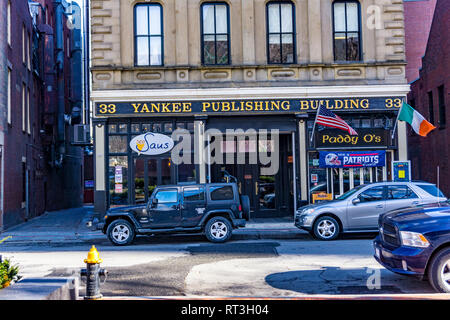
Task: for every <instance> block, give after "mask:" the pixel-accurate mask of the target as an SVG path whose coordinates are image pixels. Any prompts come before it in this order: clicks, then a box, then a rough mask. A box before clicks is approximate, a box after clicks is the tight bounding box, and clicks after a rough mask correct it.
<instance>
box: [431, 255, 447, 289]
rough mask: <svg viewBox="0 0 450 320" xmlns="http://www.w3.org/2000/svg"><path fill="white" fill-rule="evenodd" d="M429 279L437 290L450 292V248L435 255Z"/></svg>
mask: <svg viewBox="0 0 450 320" xmlns="http://www.w3.org/2000/svg"><path fill="white" fill-rule="evenodd" d="M428 281H429V282H430V284H431V286H432V287H433V288H434V290H436V291H437V292H442V293H450V248H446V249H443V250H441V251H439V252H438V253H437V254H436V255H435V256H434V257H433V259H432V260H431V262H430V267H429V268H428Z"/></svg>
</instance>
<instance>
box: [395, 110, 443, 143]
mask: <svg viewBox="0 0 450 320" xmlns="http://www.w3.org/2000/svg"><path fill="white" fill-rule="evenodd" d="M398 120H402V121H406V122H408V123H409V124H410V125H411V127H412V128H413V129H414V131H415V132H416V133H417V134H418V135H421V136H422V137H426V136H427V134H428V133H429V132H430V131H431V130H433V129H435V128H436V127H435V126H433V125H432V124H431V123H429V122H428V121H427V120H425V118H424V117H423V116H422V115H421V114H420V113H418V112H417V111H416V110H414V108H413V107H411V106H410V105H409V104H407V103H405V102H403V106H402V108H401V109H400V113H399V115H398Z"/></svg>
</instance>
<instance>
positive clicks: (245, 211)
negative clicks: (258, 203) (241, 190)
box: [241, 195, 250, 221]
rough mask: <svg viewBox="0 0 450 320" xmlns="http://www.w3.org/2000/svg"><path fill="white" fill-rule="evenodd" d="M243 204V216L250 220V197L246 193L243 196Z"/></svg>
mask: <svg viewBox="0 0 450 320" xmlns="http://www.w3.org/2000/svg"><path fill="white" fill-rule="evenodd" d="M241 204H242V217H243V218H244V219H245V220H247V221H249V220H250V198H249V197H248V196H246V195H242V196H241Z"/></svg>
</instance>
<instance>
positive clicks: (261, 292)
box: [0, 212, 439, 298]
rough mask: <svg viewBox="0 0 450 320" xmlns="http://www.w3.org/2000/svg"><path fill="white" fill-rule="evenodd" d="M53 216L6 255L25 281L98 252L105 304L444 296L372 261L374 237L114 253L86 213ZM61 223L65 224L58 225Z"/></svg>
mask: <svg viewBox="0 0 450 320" xmlns="http://www.w3.org/2000/svg"><path fill="white" fill-rule="evenodd" d="M66 215H67V217H66ZM51 216H52V214H50V215H48V216H44V217H42V218H41V219H37V220H35V221H32V222H31V223H29V224H24V225H23V226H21V227H18V228H15V229H13V230H11V231H9V232H6V233H3V234H1V235H0V238H3V237H5V236H8V235H9V236H12V237H13V238H11V239H10V240H8V241H6V242H5V243H4V244H2V245H1V246H0V254H1V255H3V256H4V257H6V258H10V259H11V260H12V261H13V263H15V264H18V265H19V266H20V271H21V275H22V276H24V277H59V276H61V277H65V276H71V275H78V274H79V272H80V270H81V268H84V267H85V264H84V263H83V260H84V259H85V258H86V257H87V253H88V251H89V249H90V248H91V246H92V245H95V246H96V248H97V249H98V251H99V253H100V257H101V259H102V260H103V262H102V264H101V267H102V268H105V269H107V270H108V271H109V273H108V276H107V278H106V279H102V285H101V291H102V294H103V295H104V296H105V297H106V298H118V297H122V298H124V297H125V298H126V297H128V298H151V297H187V298H195V297H271V298H296V297H302V296H303V297H304V296H307V295H328V296H334V297H336V296H342V295H386V294H388V295H398V294H401V295H404V294H415V295H419V296H420V295H432V296H435V297H438V296H439V295H436V294H434V292H433V290H432V289H431V287H430V285H429V284H428V282H424V281H419V280H416V279H413V278H408V277H404V276H400V275H396V274H394V273H392V272H390V271H388V270H386V269H384V268H383V267H382V266H380V265H379V264H378V263H377V262H376V261H375V259H374V258H373V247H372V239H373V238H374V235H373V234H371V235H370V234H369V235H362V236H348V237H345V238H343V239H339V240H336V241H327V242H323V241H317V240H314V239H312V238H311V236H310V235H309V234H308V233H305V232H296V231H295V228H290V227H289V223H285V222H279V223H278V224H277V223H272V224H270V223H268V224H266V225H265V226H262V225H261V226H259V227H257V226H256V225H255V224H253V225H252V224H249V226H250V227H249V230H247V232H241V233H236V234H235V235H234V236H233V237H232V239H231V241H229V242H227V243H224V244H213V243H210V242H208V241H207V240H206V239H205V237H204V236H202V235H177V236H162V235H160V236H152V237H148V236H145V237H138V238H137V239H136V241H135V243H133V245H131V246H126V247H116V246H113V245H112V244H111V243H110V242H109V241H108V239H107V238H106V236H105V235H103V234H102V233H101V232H100V233H99V232H90V231H88V230H85V229H84V226H83V224H84V221H85V219H86V212H77V214H74V215H73V216H70V215H69V214H67V213H59V214H55V216H53V217H51ZM75 216H77V217H75ZM56 218H58V219H60V220H59V221H60V222H59V224H56V225H55V224H52V223H51V220H54V219H56ZM66 218H67V219H66ZM66 222H67V223H71V224H70V225H71V226H72V230H71V231H67V230H68V227H67V226H65V223H66ZM46 225H48V227H45V226H46ZM52 228H53V229H52ZM277 228H278V229H277ZM297 231H299V230H297ZM291 232H292V233H293V234H291ZM289 234H290V237H289V236H288V235H289ZM32 235H34V236H32ZM281 235H283V236H281ZM27 237H28V238H27ZM46 239H47V241H46ZM103 281H104V282H103ZM82 285H83V283H82ZM80 294H84V288H83V287H82V288H80Z"/></svg>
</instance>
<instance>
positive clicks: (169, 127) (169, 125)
mask: <svg viewBox="0 0 450 320" xmlns="http://www.w3.org/2000/svg"><path fill="white" fill-rule="evenodd" d="M172 131H173V125H172V122H166V123H164V132H167V133H170V132H172Z"/></svg>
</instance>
